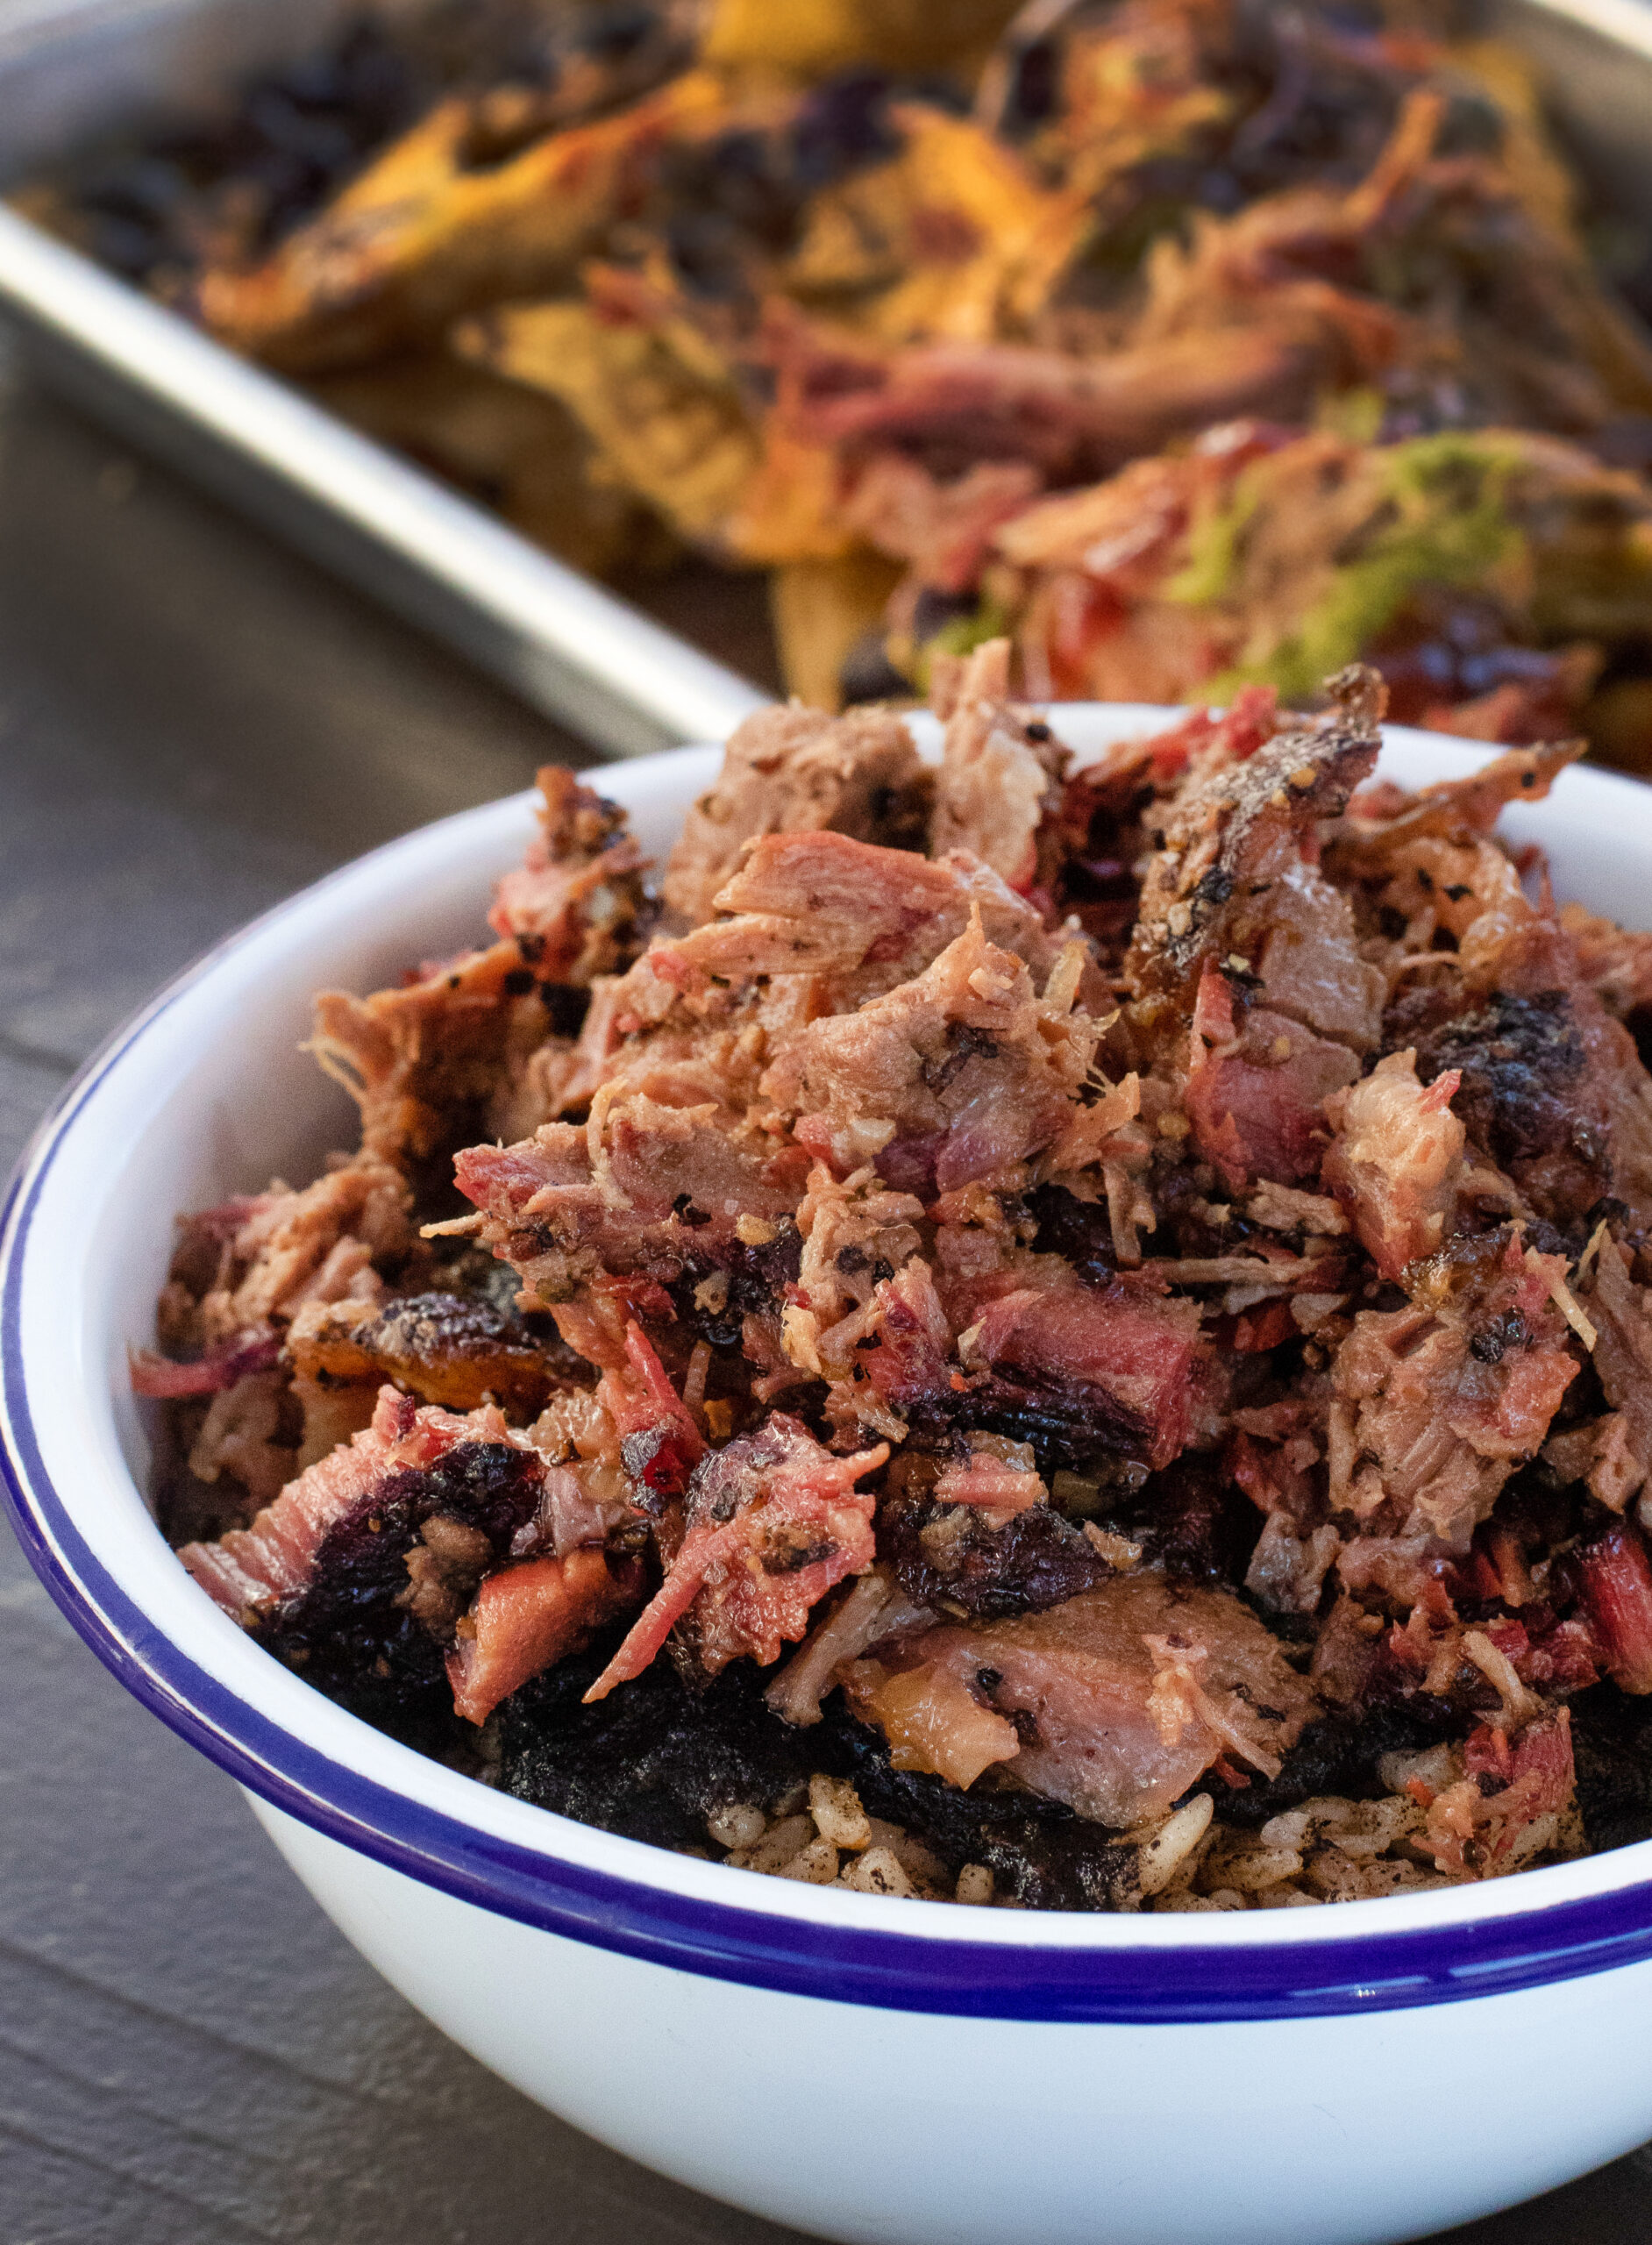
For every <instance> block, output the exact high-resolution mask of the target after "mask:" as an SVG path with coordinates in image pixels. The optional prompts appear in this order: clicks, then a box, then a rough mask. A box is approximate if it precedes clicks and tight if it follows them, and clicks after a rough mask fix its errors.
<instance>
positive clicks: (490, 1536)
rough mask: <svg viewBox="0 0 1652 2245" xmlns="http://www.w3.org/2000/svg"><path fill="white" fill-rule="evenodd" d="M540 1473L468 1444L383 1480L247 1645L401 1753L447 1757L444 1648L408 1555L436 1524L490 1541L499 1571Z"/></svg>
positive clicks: (452, 1727) (533, 1465) (511, 1453)
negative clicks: (423, 1608)
mask: <svg viewBox="0 0 1652 2245" xmlns="http://www.w3.org/2000/svg"><path fill="white" fill-rule="evenodd" d="M540 1478H541V1465H540V1461H539V1459H538V1457H537V1456H536V1455H535V1454H534V1453H533V1452H532V1451H525V1450H518V1449H516V1447H514V1446H513V1445H510V1444H507V1443H461V1444H460V1445H459V1447H458V1448H456V1449H454V1450H449V1451H448V1453H447V1455H446V1456H445V1457H443V1458H441V1459H439V1460H438V1462H437V1464H436V1465H433V1466H430V1467H427V1468H413V1467H404V1468H402V1469H401V1470H400V1471H398V1472H392V1473H387V1474H386V1475H385V1477H384V1478H383V1479H382V1480H381V1481H380V1482H379V1483H378V1484H377V1485H376V1486H374V1488H372V1489H371V1490H369V1491H368V1493H367V1495H366V1496H364V1497H363V1498H361V1499H360V1500H359V1501H358V1502H357V1503H356V1504H354V1505H353V1506H352V1507H351V1509H350V1510H349V1512H348V1513H346V1514H345V1516H344V1518H343V1519H342V1520H340V1521H338V1522H337V1523H336V1524H335V1526H334V1527H333V1528H332V1529H330V1530H329V1532H328V1534H327V1535H326V1536H325V1537H324V1539H323V1541H322V1543H321V1546H320V1549H319V1550H317V1554H316V1563H315V1571H314V1573H313V1576H312V1578H311V1579H310V1585H309V1586H308V1587H307V1588H306V1589H305V1590H303V1591H302V1592H300V1593H298V1594H297V1595H296V1597H293V1598H289V1599H288V1600H284V1601H283V1602H282V1603H281V1605H279V1606H277V1607H274V1609H273V1610H272V1611H271V1612H270V1613H269V1614H267V1615H266V1616H265V1617H264V1618H263V1619H262V1620H261V1621H260V1622H259V1623H258V1625H257V1627H256V1629H255V1630H254V1633H253V1634H254V1635H255V1636H257V1637H258V1639H259V1641H260V1643H262V1644H264V1645H266V1646H267V1648H268V1650H270V1651H271V1652H273V1653H274V1655H275V1656H276V1657H277V1658H278V1659H280V1660H283V1661H285V1662H286V1663H287V1664H288V1666H289V1667H292V1668H296V1669H297V1670H298V1671H300V1673H301V1674H302V1675H303V1678H304V1680H305V1681H306V1683H310V1684H313V1685H315V1686H317V1689H318V1690H320V1691H323V1692H325V1693H327V1694H328V1696H329V1697H330V1698H331V1699H334V1700H338V1702H339V1704H340V1705H341V1706H343V1707H348V1708H349V1710H350V1711H351V1713H352V1714H358V1715H360V1716H361V1717H362V1718H363V1719H364V1720H365V1721H368V1722H373V1723H376V1724H377V1725H378V1726H379V1728H381V1729H382V1730H388V1731H389V1732H390V1733H391V1735H393V1736H395V1737H397V1738H401V1739H403V1740H404V1741H405V1742H406V1743H409V1745H421V1746H424V1748H425V1749H426V1750H428V1751H436V1752H443V1751H445V1750H448V1749H449V1748H450V1746H451V1742H452V1738H453V1737H454V1736H455V1735H462V1733H458V1732H457V1731H456V1724H457V1718H456V1717H455V1716H454V1714H453V1711H452V1692H451V1691H450V1689H449V1686H448V1683H447V1677H446V1671H445V1664H444V1658H443V1650H442V1646H441V1644H440V1643H439V1642H438V1638H437V1636H435V1635H433V1634H432V1631H431V1629H430V1628H429V1627H427V1626H426V1624H425V1622H424V1621H421V1619H420V1618H419V1615H418V1613H417V1610H416V1607H417V1600H415V1599H409V1596H408V1592H409V1579H410V1578H409V1569H408V1558H409V1554H410V1553H411V1552H412V1551H413V1550H414V1547H415V1545H416V1543H419V1542H420V1541H421V1539H422V1536H423V1531H424V1529H425V1528H426V1526H427V1524H429V1523H430V1522H432V1521H435V1520H436V1519H438V1517H440V1518H443V1519H445V1520H446V1521H447V1522H451V1523H452V1524H454V1525H455V1526H459V1527H462V1528H464V1529H469V1530H473V1531H475V1532H476V1533H477V1534H478V1535H479V1536H481V1537H482V1538H485V1539H486V1543H487V1545H488V1559H487V1560H486V1561H485V1562H483V1561H481V1559H480V1546H478V1547H477V1550H475V1551H474V1552H473V1554H472V1564H473V1566H474V1570H475V1571H476V1572H480V1571H481V1566H482V1565H484V1564H486V1565H492V1566H498V1565H499V1564H502V1561H503V1560H504V1559H505V1558H506V1557H508V1556H509V1550H510V1545H511V1541H512V1539H513V1537H514V1536H516V1533H517V1531H518V1530H519V1529H523V1528H524V1527H525V1526H526V1525H527V1523H528V1522H529V1521H530V1519H531V1518H532V1517H533V1514H534V1510H535V1507H537V1505H538V1500H539V1491H540Z"/></svg>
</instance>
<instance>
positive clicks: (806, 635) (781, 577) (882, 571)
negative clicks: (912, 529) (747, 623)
mask: <svg viewBox="0 0 1652 2245" xmlns="http://www.w3.org/2000/svg"><path fill="white" fill-rule="evenodd" d="M900 581H901V567H900V565H899V563H897V562H893V561H887V560H886V559H884V557H883V555H882V554H881V553H872V552H868V551H867V550H866V549H865V547H864V546H863V547H861V548H859V549H858V550H857V551H856V552H852V553H845V554H844V555H843V556H842V557H841V558H840V559H837V560H836V561H788V562H786V563H785V564H783V565H782V566H781V567H779V568H777V569H776V570H775V571H774V573H773V575H772V576H771V577H770V579H769V601H770V607H771V610H772V612H773V617H774V636H775V638H776V640H777V642H778V643H779V645H780V667H781V669H782V671H783V672H784V674H785V677H786V686H787V692H788V693H790V694H794V695H797V697H798V698H799V700H800V701H803V702H808V704H809V706H810V708H811V709H831V710H837V709H841V708H842V707H843V700H844V695H843V668H844V659H845V657H846V656H847V655H848V654H849V652H850V651H851V649H852V648H853V647H854V646H855V645H857V644H858V642H859V641H860V640H861V639H863V638H865V635H866V634H867V632H868V631H877V630H878V629H879V628H880V627H881V625H882V623H883V616H884V609H886V608H887V605H888V601H889V595H890V594H891V593H892V592H893V591H894V588H895V587H896V585H898V584H899V583H900Z"/></svg>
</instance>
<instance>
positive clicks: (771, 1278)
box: [665, 1216, 803, 1349]
mask: <svg viewBox="0 0 1652 2245" xmlns="http://www.w3.org/2000/svg"><path fill="white" fill-rule="evenodd" d="M802 1259H803V1241H802V1237H801V1234H800V1232H799V1231H798V1229H797V1226H796V1223H795V1222H794V1221H793V1219H792V1218H791V1217H790V1216H786V1217H783V1218H781V1219H780V1221H779V1222H777V1223H776V1224H775V1227H774V1237H773V1239H771V1240H770V1241H769V1242H768V1243H767V1244H765V1246H762V1247H747V1246H745V1245H744V1244H743V1243H742V1242H741V1241H739V1240H737V1239H734V1240H730V1242H729V1243H728V1244H727V1245H726V1246H723V1247H719V1248H717V1249H716V1251H715V1252H709V1251H707V1252H700V1251H694V1250H693V1249H691V1250H690V1251H689V1252H688V1254H687V1256H686V1258H684V1261H683V1264H682V1266H681V1268H680V1272H678V1273H677V1274H676V1275H675V1276H674V1277H673V1278H670V1279H666V1281H665V1285H666V1293H667V1294H670V1296H671V1300H672V1307H673V1308H674V1309H675V1311H676V1313H677V1316H678V1319H679V1321H680V1322H681V1324H682V1326H683V1327H684V1329H686V1330H687V1332H690V1333H692V1334H693V1335H694V1337H695V1339H696V1340H701V1341H709V1343H710V1344H711V1346H712V1347H713V1348H714V1349H738V1347H739V1346H740V1336H741V1332H742V1329H743V1328H744V1322H745V1320H746V1319H747V1318H748V1317H763V1316H770V1317H774V1316H778V1315H779V1314H780V1307H781V1304H782V1303H783V1301H784V1300H785V1296H786V1289H787V1286H794V1285H795V1284H796V1281H797V1274H798V1272H799V1270H800V1269H801V1265H802ZM719 1277H721V1278H723V1279H726V1280H727V1282H728V1290H727V1292H726V1293H725V1294H723V1298H722V1300H721V1301H717V1300H716V1294H715V1292H714V1294H713V1296H712V1299H711V1301H700V1300H699V1299H698V1296H699V1295H700V1294H701V1290H702V1289H703V1288H704V1286H705V1285H706V1281H707V1280H708V1279H716V1278H719Z"/></svg>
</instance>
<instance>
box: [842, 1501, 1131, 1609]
mask: <svg viewBox="0 0 1652 2245" xmlns="http://www.w3.org/2000/svg"><path fill="white" fill-rule="evenodd" d="M878 1549H879V1555H880V1557H884V1558H886V1559H887V1560H889V1561H890V1563H891V1564H893V1566H894V1571H895V1574H896V1578H897V1579H898V1580H899V1582H900V1584H901V1589H902V1590H904V1591H905V1593H907V1596H908V1598H910V1599H911V1600H912V1601H913V1603H914V1604H915V1605H918V1606H937V1607H941V1608H943V1610H947V1611H955V1612H958V1613H963V1614H969V1615H971V1616H972V1617H975V1618H979V1619H981V1620H984V1621H1000V1620H1003V1619H1006V1618H1008V1616H1009V1615H1010V1614H1032V1613H1036V1612H1038V1611H1039V1610H1041V1609H1042V1608H1043V1607H1047V1606H1059V1605H1060V1604H1061V1602H1062V1600H1064V1599H1068V1598H1076V1597H1077V1596H1078V1594H1079V1592H1080V1591H1083V1590H1093V1589H1094V1587H1095V1586H1096V1585H1097V1584H1098V1583H1100V1582H1104V1581H1105V1580H1106V1579H1107V1576H1108V1575H1109V1574H1110V1573H1111V1572H1112V1569H1111V1568H1110V1567H1109V1566H1108V1565H1107V1562H1106V1561H1105V1560H1104V1559H1103V1558H1102V1557H1100V1553H1099V1552H1098V1551H1097V1550H1095V1548H1094V1546H1093V1544H1092V1543H1090V1541H1089V1539H1088V1538H1087V1537H1086V1536H1085V1535H1083V1533H1082V1532H1081V1531H1080V1530H1079V1529H1076V1528H1074V1527H1073V1526H1072V1524H1071V1522H1068V1521H1065V1520H1064V1519H1063V1518H1062V1516H1061V1514H1059V1513H1057V1512H1051V1511H1050V1508H1049V1507H1048V1506H1045V1505H1030V1506H1029V1507H1027V1509H1026V1510H1025V1511H1024V1512H1018V1513H1016V1514H1015V1515H1014V1516H1013V1518H1011V1519H1009V1520H1008V1521H1006V1522H1004V1524H1003V1525H1002V1527H999V1528H994V1527H992V1526H991V1525H989V1524H988V1522H986V1521H985V1520H983V1519H982V1518H981V1516H980V1514H979V1513H978V1512H977V1511H976V1510H975V1508H974V1507H972V1506H967V1505H937V1504H933V1503H930V1502H928V1501H927V1500H922V1499H919V1500H913V1499H908V1498H900V1499H896V1500H894V1501H892V1502H890V1503H887V1504H886V1505H885V1506H884V1507H883V1508H882V1510H881V1511H880V1512H879V1515H878Z"/></svg>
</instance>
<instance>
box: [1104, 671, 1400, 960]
mask: <svg viewBox="0 0 1652 2245" xmlns="http://www.w3.org/2000/svg"><path fill="white" fill-rule="evenodd" d="M1327 690H1328V693H1329V695H1330V696H1331V700H1332V702H1333V708H1332V709H1331V710H1330V711H1329V712H1328V715H1327V716H1325V717H1323V718H1321V720H1319V722H1318V723H1315V724H1314V725H1312V726H1310V727H1308V728H1307V730H1305V731H1299V732H1290V733H1281V734H1279V735H1278V737H1277V738H1275V739H1273V740H1271V741H1270V742H1269V743H1268V744H1267V745H1266V746H1265V747H1264V748H1261V749H1258V750H1257V752H1256V754H1255V755H1254V756H1251V757H1250V758H1248V759H1246V761H1245V762H1243V764H1234V765H1228V766H1223V767H1221V769H1219V770H1218V771H1216V772H1214V773H1211V774H1210V776H1209V777H1208V778H1207V779H1206V780H1202V781H1200V782H1198V783H1196V784H1195V785H1193V786H1192V787H1191V788H1185V789H1184V790H1183V791H1182V792H1181V793H1180V794H1179V795H1177V796H1176V797H1175V798H1174V799H1173V800H1172V802H1171V804H1170V805H1169V806H1168V807H1167V809H1165V810H1164V811H1162V812H1161V813H1160V814H1159V815H1158V823H1157V824H1156V823H1155V818H1154V815H1153V814H1152V813H1150V814H1149V816H1148V826H1149V830H1150V834H1151V835H1152V836H1153V837H1154V838H1155V839H1156V840H1157V843H1158V845H1159V848H1158V852H1157V855H1156V856H1155V857H1154V859H1153V861H1152V865H1151V867H1150V872H1149V875H1148V880H1147V884H1146V886H1145V887H1144V888H1143V892H1142V902H1141V912H1140V916H1139V918H1138V920H1137V923H1136V934H1135V937H1134V938H1133V940H1132V942H1131V945H1130V952H1129V962H1128V970H1127V971H1128V972H1129V974H1130V976H1131V978H1132V980H1133V981H1134V982H1135V984H1136V987H1138V988H1139V989H1142V990H1155V989H1157V990H1176V989H1179V988H1181V987H1184V986H1185V985H1186V984H1187V983H1188V982H1189V981H1191V980H1192V979H1193V976H1194V975H1195V974H1196V973H1198V971H1199V968H1200V966H1201V965H1202V963H1203V962H1204V961H1205V959H1207V958H1209V957H1211V956H1212V955H1214V954H1219V953H1221V952H1222V951H1225V950H1226V949H1228V947H1229V946H1228V937H1226V936H1225V934H1224V929H1225V927H1226V922H1227V919H1228V916H1229V914H1228V907H1229V905H1230V904H1231V902H1232V900H1233V898H1234V895H1235V891H1236V890H1239V889H1240V888H1241V887H1242V886H1243V885H1246V884H1248V882H1249V880H1250V872H1249V868H1250V866H1253V865H1254V864H1255V862H1256V861H1257V857H1258V854H1259V853H1260V852H1263V851H1264V850H1265V848H1266V847H1267V845H1268V843H1269V839H1270V837H1271V836H1272V835H1276V834H1284V833H1289V832H1298V833H1301V832H1307V830H1310V829H1312V828H1314V827H1315V826H1316V825H1317V824H1318V823H1320V822H1321V820H1324V819H1328V818H1335V817H1340V816H1341V815H1342V812H1343V811H1344V810H1346V809H1347V808H1348V802H1349V797H1350V796H1351V795H1352V794H1353V792H1354V789H1355V788H1356V787H1357V786H1358V785H1359V783H1360V781H1361V780H1364V779H1366V778H1367V777H1369V775H1370V773H1371V767H1372V766H1373V765H1374V764H1375V763H1376V760H1377V752H1378V746H1379V745H1380V735H1379V733H1378V721H1379V719H1380V717H1381V714H1382V681H1381V680H1380V679H1379V678H1378V676H1377V674H1376V673H1375V672H1374V671H1371V670H1367V669H1365V668H1364V666H1362V665H1359V664H1355V665H1353V666H1350V668H1349V669H1348V670H1346V671H1342V672H1341V673H1339V674H1338V675H1337V676H1336V677H1335V678H1334V679H1332V680H1331V681H1329V684H1328V689H1327Z"/></svg>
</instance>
